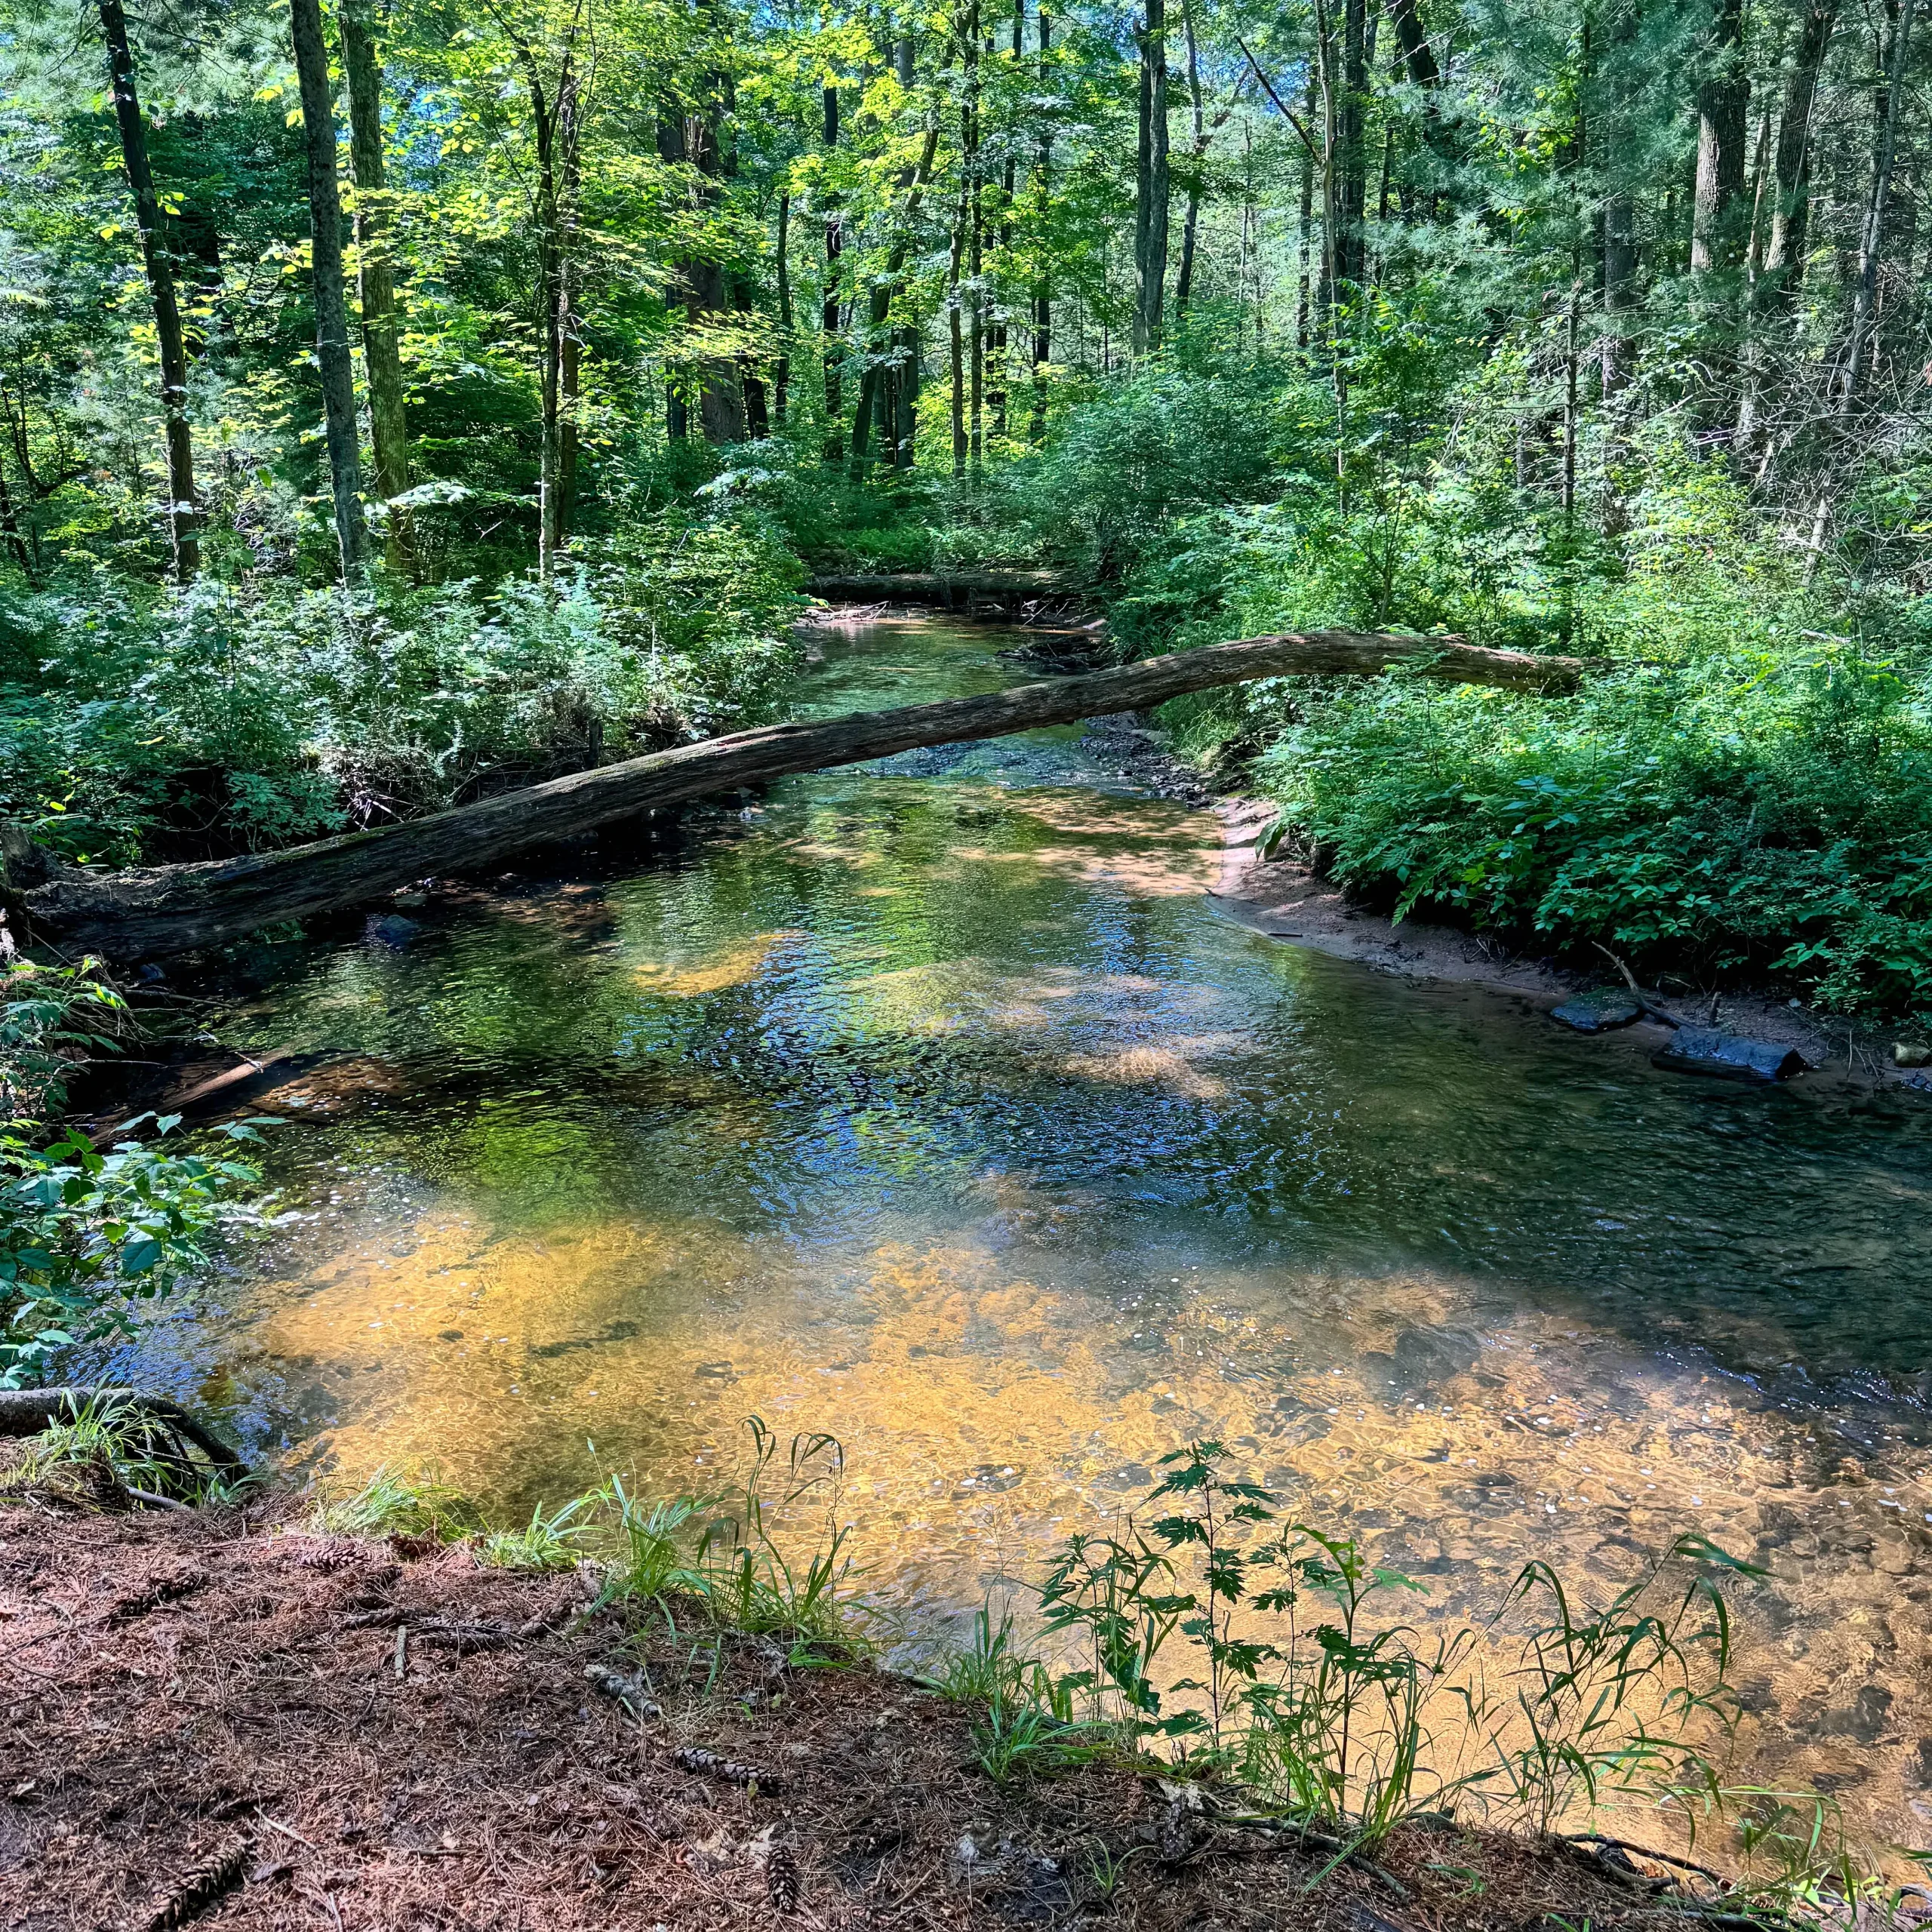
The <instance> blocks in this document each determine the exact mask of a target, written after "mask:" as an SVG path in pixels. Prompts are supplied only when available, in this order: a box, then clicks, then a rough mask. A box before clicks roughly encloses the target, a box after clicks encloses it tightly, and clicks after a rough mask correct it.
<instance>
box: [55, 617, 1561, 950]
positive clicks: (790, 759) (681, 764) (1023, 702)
mask: <svg viewBox="0 0 1932 1932" xmlns="http://www.w3.org/2000/svg"><path fill="white" fill-rule="evenodd" d="M1399 664H1406V665H1410V666H1413V667H1414V669H1417V671H1418V672H1420V673H1421V674H1423V675H1425V676H1428V677H1432V678H1442V679H1445V680H1447V681H1450V682H1452V683H1457V684H1470V685H1491V686H1495V687H1498V688H1502V689H1504V690H1508V691H1540V692H1548V691H1570V690H1574V688H1575V687H1576V685H1577V682H1578V681H1579V680H1580V678H1582V677H1583V675H1584V674H1585V673H1586V672H1587V671H1588V670H1589V669H1591V668H1592V666H1590V664H1589V663H1588V662H1587V661H1586V660H1583V659H1580V658H1575V657H1536V656H1534V655H1532V654H1530V653H1528V652H1526V651H1491V650H1487V649H1484V648H1482V647H1481V646H1479V645H1470V644H1465V643H1463V642H1462V641H1460V639H1459V638H1436V637H1401V636H1392V635H1389V636H1385V635H1378V634H1371V633H1368V632H1361V631H1312V632H1289V633H1287V634H1284V635H1281V636H1278V637H1258V638H1245V639H1244V640H1243V641H1241V642H1239V643H1236V644H1220V645H1211V646H1209V647H1208V648H1206V649H1204V650H1201V651H1177V652H1175V653H1174V654H1171V655H1169V656H1167V657H1150V658H1147V659H1145V660H1143V661H1142V662H1141V663H1138V664H1127V665H1122V666H1120V667H1118V669H1113V670H1107V671H1090V672H1084V673H1083V674H1082V675H1079V676H1078V677H1072V678H1051V679H1049V680H1047V681H1043V682H1041V683H1038V684H1030V685H1017V686H1015V687H1014V688H1013V689H1011V690H1010V691H996V692H993V693H992V694H989V695H987V696H985V697H961V698H946V699H943V700H940V702H939V703H934V704H913V705H906V706H902V707H900V708H899V709H894V710H891V711H863V712H854V713H853V714H851V715H848V716H847V717H844V718H827V719H826V720H824V721H822V722H816V723H812V724H772V725H766V726H764V727H761V728H759V729H758V730H756V731H734V732H732V733H731V734H729V735H728V736H727V737H721V738H707V739H705V740H703V741H702V742H700V743H697V744H694V745H681V746H678V747H677V748H676V749H674V750H672V751H666V752H651V754H650V755H648V756H646V757H644V758H630V759H628V760H626V761H625V762H623V763H622V764H607V765H602V766H599V767H598V768H595V769H594V770H592V771H579V772H573V773H571V774H568V776H566V777H561V778H552V779H550V780H547V781H546V783H543V784H541V785H532V786H528V787H527V788H526V789H523V790H521V791H517V792H505V793H503V795H501V796H500V797H498V798H485V799H482V800H481V801H478V803H477V804H470V805H460V806H457V807H456V808H454V809H453V810H451V811H443V812H436V813H434V814H431V815H430V816H429V817H425V818H419V819H411V820H405V822H404V823H401V824H398V825H389V826H380V827H378V828H377V829H374V830H371V831H368V832H349V833H347V834H346V835H343V836H342V837H340V838H325V839H321V840H320V841H317V842H316V843H315V844H308V845H297V846H294V847H291V848H289V849H288V851H281V852H269V853H259V854H250V855H249V856H248V857H243V858H238V859H226V860H208V861H205V862H202V863H198V864H195V865H184V866H160V867H158V868H155V869H152V870H132V869H131V870H128V871H125V872H110V873H106V874H102V875H94V874H91V873H88V874H83V873H79V872H75V871H74V870H72V869H68V870H67V871H66V872H64V873H63V875H62V876H61V877H60V878H57V879H54V880H53V881H51V882H50V883H49V884H46V885H45V886H42V887H41V888H39V889H38V891H35V892H32V893H31V894H29V895H28V898H27V905H28V907H29V912H30V914H31V916H32V921H33V924H34V926H35V931H36V932H37V933H40V934H45V935H47V936H48V937H52V938H54V939H55V940H59V941H60V942H62V943H64V944H66V945H69V946H75V947H85V948H88V949H91V950H92V951H94V952H103V953H106V954H107V955H110V956H115V957H119V958H145V957H148V956H150V955H154V954H156V953H165V952H187V951H190V950H192V949H195V948H196V947H198V946H214V945H218V944H220V943H221V942H222V941H223V940H230V939H235V938H238V937H241V936H242V934H245V933H249V932H252V931H254V930H255V929H256V928H257V927H259V926H264V925H267V924H270V923H271V922H272V921H277V920H284V919H300V918H306V917H308V916H309V915H311V914H314V913H317V912H329V911H331V910H333V909H335V908H337V907H338V906H352V905H354V904H355V903H358V902H359V901H361V900H368V899H372V898H374V897H376V896H377V894H381V893H384V892H388V891H392V890H394V889H395V888H397V887H398V886H401V885H405V884H409V883H410V882H411V881H413V880H416V879H419V878H426V877H429V876H430V875H434V874H437V873H447V872H460V871H463V870H466V869H469V868H472V867H475V866H480V865H483V864H486V863H488V862H489V861H491V860H494V859H498V858H500V857H503V855H504V854H506V853H509V852H514V851H518V850H520V849H521V848H525V847H528V846H532V845H540V844H543V843H545V842H546V841H549V840H553V839H558V838H567V837H570V836H571V835H574V834H576V833H578V832H588V831H591V830H592V829H595V827H597V826H601V825H608V824H610V823H613V822H614V821H615V820H619V819H623V818H628V817H631V816H632V815H633V814H635V813H638V812H641V811H647V810H650V809H653V808H657V807H660V806H664V805H673V804H680V803H681V802H683V801H685V800H687V799H690V798H699V797H701V796H703V795H704V794H705V793H706V792H724V791H730V790H733V789H736V788H737V787H739V786H745V785H751V784H756V783H761V782H763V781H764V780H768V779H772V778H779V777H783V776H785V775H786V774H788V773H791V772H797V771H819V770H821V769H823V768H826V767H829V766H833V765H841V764H862V763H863V762H864V761H866V759H868V758H885V757H889V756H890V755H892V754H893V753H894V752H903V751H911V750H913V749H917V748H918V747H920V746H928V745H948V744H957V743H963V742H966V741H969V740H974V739H978V738H993V737H1002V736H1004V734H1007V733H1008V732H1012V731H1032V730H1035V729H1036V728H1038V727H1040V726H1042V725H1048V724H1071V723H1072V722H1073V721H1075V720H1076V719H1079V718H1097V717H1102V716H1105V715H1107V714H1109V713H1110V712H1120V711H1139V710H1143V709H1147V708H1149V707H1150V706H1155V705H1158V704H1164V703H1166V702H1167V701H1168V699H1170V698H1175V697H1182V696H1183V695H1185V694H1186V693H1188V692H1190V691H1205V690H1207V689H1210V688H1212V687H1214V686H1216V685H1236V684H1243V683H1247V682H1250V681H1253V680H1254V679H1255V678H1277V677H1306V676H1352V677H1372V676H1374V675H1376V674H1377V672H1381V671H1384V670H1386V669H1388V668H1389V666H1392V665H1399Z"/></svg>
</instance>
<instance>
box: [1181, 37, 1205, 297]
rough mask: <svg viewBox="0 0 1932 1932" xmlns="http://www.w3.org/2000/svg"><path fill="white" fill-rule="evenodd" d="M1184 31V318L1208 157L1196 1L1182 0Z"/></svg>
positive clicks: (1182, 277) (1192, 270) (1189, 293)
mask: <svg viewBox="0 0 1932 1932" xmlns="http://www.w3.org/2000/svg"><path fill="white" fill-rule="evenodd" d="M1180 20H1181V29H1182V31H1183V32H1184V33H1185V34H1186V36H1187V102H1188V109H1189V113H1190V115H1191V116H1192V126H1193V132H1194V143H1193V146H1192V149H1191V151H1190V152H1191V156H1192V162H1193V165H1192V168H1191V169H1190V170H1189V174H1188V180H1187V216H1186V220H1184V221H1183V223H1182V224H1181V231H1180V278H1179V280H1177V281H1176V282H1175V284H1174V306H1175V307H1176V308H1177V309H1179V310H1180V312H1181V313H1182V314H1183V315H1185V314H1186V312H1187V305H1188V302H1189V299H1190V298H1191V297H1192V295H1193V294H1194V251H1195V245H1196V242H1197V239H1198V235H1199V232H1200V228H1201V166H1202V164H1203V162H1204V161H1205V160H1206V158H1207V120H1206V118H1205V116H1204V115H1203V114H1202V112H1201V51H1200V48H1199V46H1198V45H1197V42H1196V40H1195V32H1194V0H1181V7H1180Z"/></svg>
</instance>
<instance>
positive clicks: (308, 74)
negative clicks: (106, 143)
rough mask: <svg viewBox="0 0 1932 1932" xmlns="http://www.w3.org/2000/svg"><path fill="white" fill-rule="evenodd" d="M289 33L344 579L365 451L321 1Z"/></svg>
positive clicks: (352, 567)
mask: <svg viewBox="0 0 1932 1932" xmlns="http://www.w3.org/2000/svg"><path fill="white" fill-rule="evenodd" d="M288 19H289V32H290V37H291V39H292V41H293V42H294V48H295V73H296V78H297V82H299V84H300V88H301V94H302V144H303V148H304V149H305V150H306V152H307V155H308V161H309V266H310V269H311V271H312V281H313V285H314V288H315V359H316V362H317V364H318V366H319V368H320V369H321V379H322V427H323V434H324V438H325V441H326V443H327V445H328V459H329V494H330V496H331V498H332V500H334V505H335V535H336V543H337V548H338V549H339V550H340V553H341V558H342V576H343V582H344V583H354V582H355V580H357V579H358V578H359V577H361V574H362V564H363V558H364V556H365V554H366V551H367V540H368V532H367V530H366V528H365V525H364V523H363V521H362V457H361V438H360V436H359V435H358V431H357V429H356V423H355V364H354V362H353V361H352V359H351V358H350V356H349V298H348V296H347V294H346V291H344V288H343V278H342V196H341V194H340V192H339V190H338V189H337V185H336V144H335V103H334V99H333V98H332V97H331V92H330V88H329V57H328V47H327V45H326V44H325V42H324V41H323V38H322V10H321V5H320V4H319V0H291V5H290V7H289V11H288Z"/></svg>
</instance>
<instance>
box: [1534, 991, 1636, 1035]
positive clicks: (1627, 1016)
mask: <svg viewBox="0 0 1932 1932" xmlns="http://www.w3.org/2000/svg"><path fill="white" fill-rule="evenodd" d="M1549 1017H1550V1018H1551V1019H1552V1020H1555V1022H1556V1023H1558V1026H1567V1027H1569V1028H1571V1029H1572V1030H1573V1031H1574V1032H1579V1033H1607V1032H1610V1031H1611V1029H1612V1028H1613V1027H1617V1026H1632V1025H1633V1024H1635V1022H1636V1021H1638V1020H1641V1019H1642V1018H1643V1017H1644V1003H1643V1001H1641V1000H1640V999H1639V998H1638V997H1637V995H1635V993H1633V992H1626V991H1625V990H1624V989H1623V988H1622V987H1620V986H1599V987H1598V988H1597V989H1596V990H1595V992H1587V993H1579V994H1577V996H1576V997H1575V998H1574V999H1566V1000H1565V1001H1564V1002H1563V1004H1561V1006H1559V1007H1558V1008H1557V1009H1556V1011H1555V1012H1554V1013H1552V1014H1551V1015H1550V1016H1549Z"/></svg>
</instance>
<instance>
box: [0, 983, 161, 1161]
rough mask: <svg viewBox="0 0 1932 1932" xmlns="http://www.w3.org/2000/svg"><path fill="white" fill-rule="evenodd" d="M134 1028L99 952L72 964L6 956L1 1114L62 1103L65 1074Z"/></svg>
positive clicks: (0, 990)
mask: <svg viewBox="0 0 1932 1932" xmlns="http://www.w3.org/2000/svg"><path fill="white" fill-rule="evenodd" d="M133 1030H134V1029H133V1024H132V1022H131V1019H130V1017H129V1015H128V1002H127V1001H125V999H123V998H122V996H121V995H120V993H119V992H118V991H117V990H116V989H115V986H113V984H112V983H111V982H110V981H109V980H108V978H107V977H106V968H105V967H104V966H103V964H101V962H100V961H99V960H98V959H94V958H84V959H82V960H81V961H78V963H77V964H74V965H72V966H42V965H38V964H35V963H34V962H33V961H30V960H25V959H14V960H12V961H10V962H9V964H8V968H7V970H6V972H5V975H4V977H0V1118H4V1119H5V1120H8V1121H16V1122H26V1121H35V1120H44V1119H45V1118H48V1116H49V1115H57V1114H59V1113H60V1111H61V1109H63V1107H65V1106H66V1104H67V1082H68V1081H69V1079H70V1078H72V1076H73V1075H74V1073H75V1070H76V1069H77V1068H78V1067H79V1066H82V1065H84V1064H85V1063H86V1062H87V1061H88V1060H89V1059H91V1058H92V1057H94V1055H96V1054H115V1053H118V1052H119V1051H121V1048H122V1041H123V1039H124V1038H125V1036H126V1035H128V1034H129V1033H131V1032H132V1031H133Z"/></svg>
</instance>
